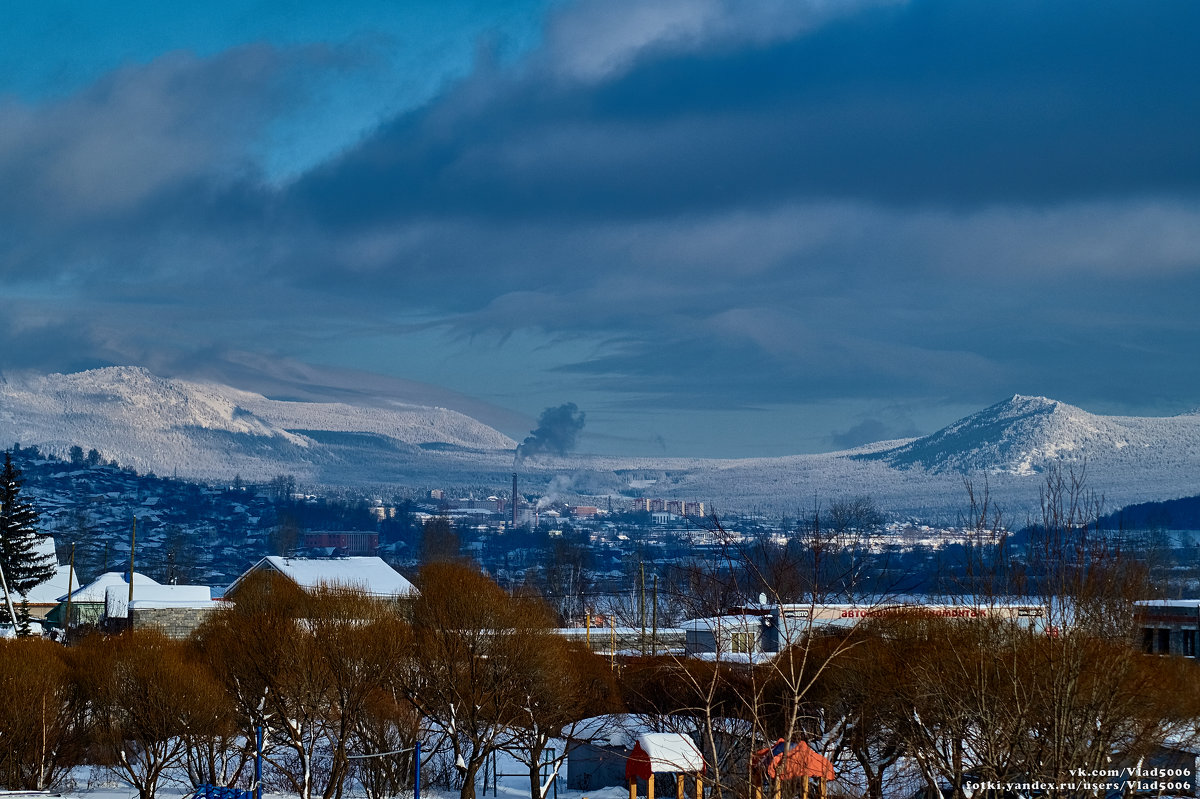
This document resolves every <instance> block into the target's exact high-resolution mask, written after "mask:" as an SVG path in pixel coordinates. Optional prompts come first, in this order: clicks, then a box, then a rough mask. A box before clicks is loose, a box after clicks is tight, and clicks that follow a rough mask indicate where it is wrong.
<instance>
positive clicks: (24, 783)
mask: <svg viewBox="0 0 1200 799" xmlns="http://www.w3.org/2000/svg"><path fill="white" fill-rule="evenodd" d="M0 686H3V687H5V688H6V689H8V690H7V691H6V694H7V696H9V697H10V701H7V702H4V703H0V742H2V743H0V786H2V787H4V788H5V789H7V790H13V791H45V790H49V789H50V788H53V787H56V786H58V785H59V784H60V783H62V782H63V780H65V779H66V778H67V776H68V771H69V770H70V769H71V768H72V767H73V766H75V765H77V763H78V762H79V761H80V760H81V758H82V756H83V748H84V744H85V741H86V734H87V729H86V722H85V719H86V714H85V712H84V708H83V703H82V697H81V696H80V693H79V691H78V690H77V683H76V682H75V681H74V679H73V678H72V674H71V668H70V665H69V662H68V659H67V652H66V650H64V649H63V648H62V647H61V646H59V645H57V644H53V643H50V642H49V641H46V640H43V639H40V638H22V639H18V640H15V641H3V640H0ZM16 697H20V698H19V700H18V699H16Z"/></svg>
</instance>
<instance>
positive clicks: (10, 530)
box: [0, 452, 56, 623]
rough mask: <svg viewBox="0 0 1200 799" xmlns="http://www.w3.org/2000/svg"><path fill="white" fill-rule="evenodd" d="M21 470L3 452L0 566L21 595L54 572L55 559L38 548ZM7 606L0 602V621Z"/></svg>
mask: <svg viewBox="0 0 1200 799" xmlns="http://www.w3.org/2000/svg"><path fill="white" fill-rule="evenodd" d="M22 485H24V480H22V479H21V470H20V469H18V468H17V467H16V466H14V465H13V462H12V453H11V452H6V453H4V469H3V471H0V567H3V569H4V578H5V581H6V583H7V585H8V590H9V592H10V594H19V595H20V596H22V597H24V596H25V595H26V594H28V593H29V591H30V589H32V588H33V587H34V586H35V585H37V584H38V583H41V582H44V581H46V580H48V579H50V578H51V577H53V576H54V571H55V565H56V564H55V561H54V558H53V557H51V556H49V555H44V554H42V553H40V552H39V551H38V538H39V535H38V532H37V521H38V515H37V510H36V509H35V508H34V506H33V503H32V502H29V501H28V500H25V499H22V498H21V487H22ZM8 615H9V614H8V608H7V606H4V605H3V603H0V621H3V622H6V623H7V622H9V621H10V619H9V618H8Z"/></svg>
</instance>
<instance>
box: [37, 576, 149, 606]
mask: <svg viewBox="0 0 1200 799" xmlns="http://www.w3.org/2000/svg"><path fill="white" fill-rule="evenodd" d="M128 576H129V573H128V572H105V573H104V574H102V575H100V576H99V577H97V578H96V579H95V580H92V582H90V583H88V584H87V585H85V586H83V587H82V588H78V589H76V590H75V591H73V592H72V593H71V601H72V602H95V603H97V604H99V603H101V602H104V596H105V593H106V592H107V591H108V588H109V586H114V585H116V586H124V587H125V591H126V593H128V591H129V580H128V579H127V578H128ZM154 585H158V583H157V582H156V581H154V580H151V579H150V578H149V577H147V576H146V575H144V574H139V573H138V572H134V573H133V592H134V594H135V595H136V594H137V593H138V592H139V591H140V590H141V589H142V588H143V587H149V586H154ZM126 598H128V597H126ZM66 599H67V596H66V594H65V593H64V594H63V595H62V596H60V597H59V598H58V601H59V602H64V601H66Z"/></svg>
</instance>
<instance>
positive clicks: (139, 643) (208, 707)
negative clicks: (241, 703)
mask: <svg viewBox="0 0 1200 799" xmlns="http://www.w3.org/2000/svg"><path fill="white" fill-rule="evenodd" d="M78 654H79V656H80V658H81V661H86V662H87V663H88V664H89V667H90V668H91V669H92V672H91V674H92V678H91V679H90V680H89V681H88V697H89V700H90V705H91V715H92V717H93V718H94V719H95V720H96V724H95V727H94V739H93V740H94V742H95V744H96V746H97V747H98V749H99V751H100V752H101V753H102V754H103V755H104V756H105V758H106V763H107V765H108V768H109V770H110V771H112V772H113V773H114V774H116V775H118V776H120V777H121V778H122V779H124V780H125V781H127V782H128V783H129V784H130V785H131V786H132V787H133V788H134V789H135V790H137V792H138V796H139V797H140V799H153V797H154V795H155V793H156V792H157V791H158V789H159V787H160V785H161V784H162V781H163V780H164V779H166V778H168V776H169V774H170V772H171V771H172V770H174V769H176V768H179V767H181V766H182V765H183V763H184V760H185V758H186V754H187V749H188V745H189V742H190V740H191V739H192V738H193V737H194V736H197V735H207V734H210V733H211V732H214V731H217V730H219V728H220V723H221V713H222V708H221V705H222V703H223V702H224V701H225V696H224V694H223V692H222V691H221V688H220V686H219V685H218V684H217V683H216V681H215V680H214V679H213V678H212V676H211V675H210V674H209V673H208V671H207V670H206V669H204V668H203V667H202V666H200V665H199V664H197V663H193V662H190V661H189V660H188V659H187V658H186V657H185V650H184V648H183V646H182V645H181V644H179V643H177V642H173V641H170V640H169V639H167V638H165V637H163V636H162V635H161V634H160V633H158V632H154V631H134V632H129V633H125V634H123V635H120V636H117V637H116V638H112V639H98V638H90V639H88V640H87V641H85V643H84V644H83V645H82V646H81V647H80V649H79V650H78Z"/></svg>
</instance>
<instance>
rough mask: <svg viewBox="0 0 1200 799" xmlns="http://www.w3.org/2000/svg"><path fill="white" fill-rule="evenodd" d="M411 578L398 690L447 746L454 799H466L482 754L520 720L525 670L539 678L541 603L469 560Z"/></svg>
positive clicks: (546, 633) (543, 642)
mask: <svg viewBox="0 0 1200 799" xmlns="http://www.w3.org/2000/svg"><path fill="white" fill-rule="evenodd" d="M419 586H420V589H421V595H420V597H419V598H418V599H417V600H416V602H415V604H414V606H413V634H414V646H413V649H412V657H411V659H410V660H409V664H410V671H409V674H408V677H407V679H406V681H405V684H404V690H405V693H406V696H407V698H408V699H409V701H410V702H412V703H413V705H414V706H415V707H416V708H417V709H418V711H419V712H420V713H421V714H422V715H423V716H425V717H426V718H428V719H430V720H431V721H432V723H433V724H435V725H436V726H437V728H438V731H439V732H440V733H441V736H442V739H443V741H444V742H445V744H446V745H447V746H449V747H450V749H451V751H452V753H453V757H454V760H455V763H456V764H457V767H458V770H459V772H460V775H461V779H462V785H461V791H460V793H461V796H462V799H474V797H475V781H476V778H477V776H478V774H479V771H480V770H481V769H482V767H483V764H484V762H485V761H486V759H487V758H488V756H490V755H491V753H492V752H494V751H496V750H497V749H498V748H500V747H501V746H502V745H503V744H504V743H505V742H506V740H507V736H508V735H509V731H510V730H512V729H515V728H519V727H521V726H522V725H523V724H525V723H527V719H528V717H529V712H530V697H531V695H532V694H531V690H535V689H536V685H537V680H536V678H534V677H532V676H531V675H540V676H541V677H542V678H547V676H548V675H547V674H546V672H545V670H544V668H545V667H544V666H542V665H540V664H542V663H543V658H544V654H545V652H546V651H547V650H548V649H549V648H550V647H551V646H553V645H554V644H555V641H556V639H555V638H553V637H552V636H554V633H553V631H552V629H551V626H550V616H549V613H548V612H547V610H546V609H545V607H544V606H542V605H541V604H540V603H537V602H535V601H533V600H528V599H518V598H513V597H510V596H509V595H508V594H506V593H505V592H504V591H503V590H502V589H501V588H500V587H499V586H498V585H496V584H495V583H494V582H492V581H491V580H489V579H488V578H487V577H486V576H484V575H482V574H480V573H479V572H478V571H476V570H475V569H474V568H471V567H469V566H465V565H462V564H457V563H447V562H435V563H429V564H426V566H425V567H424V568H422V570H421V574H420V578H419Z"/></svg>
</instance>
